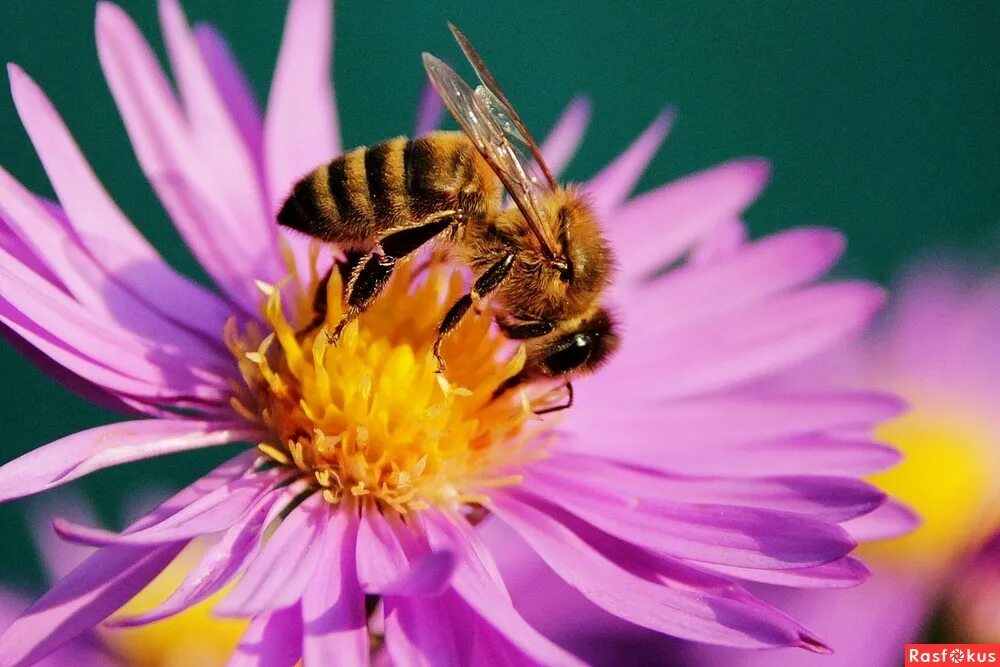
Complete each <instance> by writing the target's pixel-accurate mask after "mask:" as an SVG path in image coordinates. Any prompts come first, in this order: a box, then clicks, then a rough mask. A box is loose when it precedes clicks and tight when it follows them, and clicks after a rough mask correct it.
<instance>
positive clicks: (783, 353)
mask: <svg viewBox="0 0 1000 667" xmlns="http://www.w3.org/2000/svg"><path fill="white" fill-rule="evenodd" d="M883 299H884V295H883V293H882V291H881V290H880V289H878V288H876V287H875V286H873V285H870V284H867V283H848V282H843V283H833V284H829V285H819V286H814V287H807V288H802V289H798V290H796V291H794V292H791V293H788V294H784V295H779V296H776V297H774V298H771V299H768V300H767V301H765V302H763V303H760V304H756V305H754V306H750V307H747V308H744V309H740V310H738V311H735V312H733V313H731V314H726V315H723V316H720V317H713V318H709V319H706V320H704V321H701V322H697V323H695V324H693V325H692V326H689V327H685V328H684V329H682V330H679V331H670V332H667V333H665V334H664V335H662V336H660V337H658V338H656V339H653V338H650V339H649V340H648V342H644V341H636V343H635V344H633V345H631V346H629V345H628V344H626V346H623V348H622V350H621V351H620V352H619V353H618V356H617V357H615V358H614V359H612V361H611V363H610V364H608V367H607V368H606V369H605V370H603V371H602V378H601V379H602V381H603V382H615V381H622V380H623V379H624V378H625V377H628V378H635V377H637V376H636V371H637V369H638V368H649V366H650V364H653V365H655V366H656V367H657V368H660V369H662V371H663V372H662V373H660V374H657V375H656V376H655V379H656V389H655V392H656V393H655V396H656V397H658V398H661V399H664V398H673V397H680V396H691V395H696V394H700V393H707V392H710V391H716V390H719V389H722V388H725V387H727V386H737V385H740V384H743V383H747V382H749V381H751V380H755V379H759V378H761V377H765V376H767V375H770V374H775V373H777V372H779V371H782V370H784V369H787V368H789V367H790V366H792V365H793V364H795V363H797V362H800V361H803V360H805V359H808V358H809V357H812V356H814V355H817V354H818V353H819V352H822V351H823V350H826V349H829V348H830V347H831V346H832V345H834V344H835V343H837V342H839V341H841V340H843V339H844V338H846V337H847V336H848V335H849V334H852V333H855V332H857V331H858V330H859V329H861V327H863V326H864V325H865V324H866V323H867V322H868V321H869V320H870V319H871V318H872V316H873V315H874V314H875V312H876V311H877V310H878V309H879V308H880V307H881V305H882V302H883ZM647 377H649V376H648V375H647ZM633 384H636V383H633ZM638 384H639V388H641V389H642V390H645V391H647V392H650V391H652V389H651V388H649V387H645V386H642V384H641V383H638ZM647 395H650V394H649V393H647Z"/></svg>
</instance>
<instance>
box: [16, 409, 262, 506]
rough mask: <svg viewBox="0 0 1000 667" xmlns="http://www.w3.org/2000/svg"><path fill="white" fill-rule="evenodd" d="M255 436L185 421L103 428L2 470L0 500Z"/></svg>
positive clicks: (153, 421)
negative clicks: (110, 469) (126, 465)
mask: <svg viewBox="0 0 1000 667" xmlns="http://www.w3.org/2000/svg"><path fill="white" fill-rule="evenodd" d="M254 435H255V434H254V433H253V432H251V431H248V430H245V429H243V430H241V429H240V428H239V427H238V426H236V425H228V424H220V423H217V422H189V421H183V420H159V419H149V420H139V421H131V422H121V423H118V424H108V425H106V426H98V427H96V428H92V429H88V430H86V431H81V432H80V433H75V434H73V435H70V436H67V437H65V438H62V439H60V440H56V441H55V442H53V443H50V444H48V445H44V446H42V447H39V448H37V449H34V450H32V451H30V452H28V453H27V454H25V455H24V456H21V457H20V458H18V459H15V460H13V461H11V462H10V463H7V464H6V465H4V466H2V467H0V501H6V500H11V499H12V498H20V497H22V496H26V495H30V494H32V493H38V492H39V491H44V490H46V489H50V488H52V487H54V486H58V485H60V484H65V483H66V482H69V481H71V480H74V479H76V478H78V477H82V476H83V475H86V474H88V473H91V472H93V471H95V470H100V469H101V468H107V467H110V466H114V465H118V464H121V463H127V462H129V461H138V460H141V459H147V458H152V457H155V456H162V455H164V454H171V453H174V452H182V451H186V450H189V449H200V448H202V447H211V446H214V445H222V444H227V443H230V442H235V441H239V440H242V439H246V438H251V437H253V436H254Z"/></svg>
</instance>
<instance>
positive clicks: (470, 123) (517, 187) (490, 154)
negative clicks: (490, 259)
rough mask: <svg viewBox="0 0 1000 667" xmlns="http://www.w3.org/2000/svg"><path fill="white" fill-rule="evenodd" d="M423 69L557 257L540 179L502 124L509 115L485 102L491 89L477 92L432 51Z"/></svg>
mask: <svg viewBox="0 0 1000 667" xmlns="http://www.w3.org/2000/svg"><path fill="white" fill-rule="evenodd" d="M424 68H425V69H426V70H427V76H428V77H429V78H430V80H431V83H432V84H434V87H435V88H436V89H437V91H438V93H439V94H440V95H441V99H442V101H443V102H444V105H445V106H446V107H447V108H448V111H449V112H451V115H452V116H453V117H454V118H455V122H456V123H458V125H459V127H461V128H462V130H463V131H464V132H465V133H466V135H468V137H469V138H470V139H471V140H472V142H473V144H475V146H476V148H477V149H478V150H479V152H480V154H481V155H482V156H483V158H484V159H485V160H486V161H487V162H488V163H489V165H490V167H492V169H493V171H494V172H496V174H497V176H498V177H499V178H500V180H501V182H503V184H504V187H505V188H506V189H507V192H508V193H510V196H511V199H513V200H514V203H515V204H516V205H517V207H518V208H519V209H520V210H521V213H522V214H524V218H525V220H526V221H527V222H528V225H529V226H530V227H531V230H532V232H533V233H534V234H535V236H536V237H537V238H538V240H539V242H540V243H541V244H542V249H543V250H544V251H545V253H546V254H547V255H548V256H549V257H556V256H557V253H556V249H555V248H556V245H555V241H554V239H553V238H552V235H551V233H550V232H549V225H548V224H547V222H546V220H545V216H544V214H543V212H542V207H541V204H540V199H539V195H540V188H539V185H538V179H536V178H532V177H531V176H529V171H528V169H527V168H526V167H525V165H524V161H523V159H522V158H521V157H520V156H519V155H518V152H517V150H516V149H515V148H514V146H513V145H512V144H511V142H510V140H509V138H508V136H509V135H508V134H507V133H505V132H504V130H503V128H502V127H501V123H502V122H503V119H504V118H509V116H507V115H506V114H505V115H504V116H503V117H501V118H500V119H498V118H496V117H495V116H494V115H493V113H491V110H490V105H491V104H492V102H488V101H485V99H488V97H489V95H488V93H489V91H485V92H483V93H481V94H477V93H476V92H474V91H473V90H472V89H471V88H470V87H469V85H468V84H467V83H465V81H463V80H462V77H460V76H459V75H458V74H457V73H456V72H455V70H453V69H452V68H451V67H449V66H448V65H446V64H445V63H444V62H442V61H441V60H439V59H438V58H435V57H434V56H432V55H431V54H429V53H425V54H424ZM480 88H481V89H482V87H480ZM497 108H501V107H497ZM508 122H511V121H509V120H508ZM511 127H515V126H514V125H511Z"/></svg>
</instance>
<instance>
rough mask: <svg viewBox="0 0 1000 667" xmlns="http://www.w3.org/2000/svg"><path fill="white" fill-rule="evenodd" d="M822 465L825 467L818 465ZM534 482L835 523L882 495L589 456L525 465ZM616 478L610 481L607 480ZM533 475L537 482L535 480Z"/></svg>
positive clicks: (851, 483)
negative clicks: (670, 470) (671, 470)
mask: <svg viewBox="0 0 1000 667" xmlns="http://www.w3.org/2000/svg"><path fill="white" fill-rule="evenodd" d="M818 469H819V470H824V472H826V471H825V469H824V468H818ZM526 474H527V475H528V477H529V478H530V480H531V484H532V485H536V484H540V485H541V486H544V485H545V484H546V483H547V481H548V480H553V481H555V482H556V483H559V482H560V481H567V482H570V483H575V484H587V485H589V486H591V487H593V488H595V489H604V492H606V493H608V494H610V495H614V496H617V497H619V498H621V499H623V500H625V501H626V502H628V503H631V502H632V501H634V500H638V499H641V498H650V499H656V498H660V499H664V500H669V501H672V502H673V501H676V502H683V503H694V504H701V503H716V504H723V505H738V506H741V507H757V508H761V509H774V510H781V511H784V512H793V513H796V514H804V515H807V516H811V517H814V518H819V519H823V520H824V521H830V522H835V523H839V522H842V521H846V520H848V519H853V518H855V517H858V516H862V515H864V514H868V513H869V512H871V511H872V510H874V509H876V508H877V507H879V506H880V505H882V503H883V502H885V499H886V494H885V493H884V492H883V491H881V490H880V489H878V488H877V487H875V486H873V485H871V484H869V483H868V482H864V481H862V480H860V479H856V478H854V477H831V476H827V475H816V474H812V475H787V476H776V475H772V476H767V477H754V478H743V479H734V478H730V477H703V476H699V477H691V476H687V475H671V474H664V473H659V472H653V471H651V470H639V469H636V468H631V467H625V466H622V465H620V464H615V463H613V462H610V461H608V460H607V459H603V458H596V457H588V456H578V455H575V456H554V457H553V458H551V459H548V460H546V461H542V462H539V463H537V464H535V465H532V466H531V467H529V468H526ZM608 479H613V480H615V483H614V484H613V485H610V486H609V485H608V484H607V480H608ZM536 480H537V482H536Z"/></svg>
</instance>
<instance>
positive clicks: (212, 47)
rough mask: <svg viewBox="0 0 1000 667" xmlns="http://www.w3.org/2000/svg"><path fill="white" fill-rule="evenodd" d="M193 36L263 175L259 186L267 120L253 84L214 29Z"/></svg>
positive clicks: (197, 29) (202, 29)
mask: <svg viewBox="0 0 1000 667" xmlns="http://www.w3.org/2000/svg"><path fill="white" fill-rule="evenodd" d="M194 36H195V39H196V40H198V48H199V49H200V50H201V55H202V58H204V59H205V64H206V65H207V66H208V69H209V71H210V72H211V74H212V80H213V81H214V82H215V87H216V89H217V90H218V91H219V95H220V96H221V97H222V101H223V103H224V104H225V107H226V110H227V111H228V112H229V114H230V115H231V116H232V118H233V122H234V123H235V124H236V129H237V130H238V131H239V133H240V136H242V137H243V142H244V143H245V144H246V147H247V150H248V151H249V152H250V156H251V158H252V160H253V162H254V164H255V165H256V168H257V170H258V171H259V172H260V173H259V176H258V178H259V179H260V180H259V182H260V183H264V180H263V179H264V119H263V117H262V116H261V112H260V105H259V104H258V103H257V98H256V96H255V95H254V92H253V87H252V86H251V85H250V80H249V79H248V78H247V75H246V73H245V72H244V71H243V69H242V68H241V67H240V64H239V62H237V60H236V57H235V56H234V55H233V53H232V51H231V50H230V49H229V44H228V43H227V42H226V39H225V38H224V37H223V36H222V34H221V33H219V31H218V30H217V29H216V28H215V26H212V25H208V24H206V23H199V24H198V25H196V26H195V27H194Z"/></svg>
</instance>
